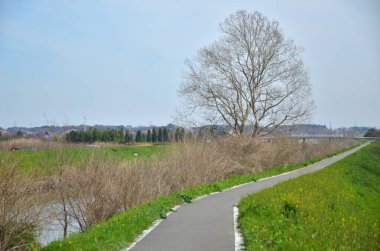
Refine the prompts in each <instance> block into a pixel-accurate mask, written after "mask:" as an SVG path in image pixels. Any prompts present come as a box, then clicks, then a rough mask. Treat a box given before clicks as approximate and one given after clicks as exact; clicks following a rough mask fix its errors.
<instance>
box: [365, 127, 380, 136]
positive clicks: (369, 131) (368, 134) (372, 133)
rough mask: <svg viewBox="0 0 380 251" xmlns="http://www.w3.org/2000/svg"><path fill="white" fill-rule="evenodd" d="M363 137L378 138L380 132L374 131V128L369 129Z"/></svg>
mask: <svg viewBox="0 0 380 251" xmlns="http://www.w3.org/2000/svg"><path fill="white" fill-rule="evenodd" d="M364 137H380V130H376V129H375V128H372V129H369V130H368V132H367V133H366V134H365V135H364Z"/></svg>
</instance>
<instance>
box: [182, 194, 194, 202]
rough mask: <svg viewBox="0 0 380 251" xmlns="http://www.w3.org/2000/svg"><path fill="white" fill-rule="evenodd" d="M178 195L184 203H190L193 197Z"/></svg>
mask: <svg viewBox="0 0 380 251" xmlns="http://www.w3.org/2000/svg"><path fill="white" fill-rule="evenodd" d="M179 197H181V199H182V201H183V202H186V203H191V201H192V200H193V197H191V195H187V194H180V195H179Z"/></svg>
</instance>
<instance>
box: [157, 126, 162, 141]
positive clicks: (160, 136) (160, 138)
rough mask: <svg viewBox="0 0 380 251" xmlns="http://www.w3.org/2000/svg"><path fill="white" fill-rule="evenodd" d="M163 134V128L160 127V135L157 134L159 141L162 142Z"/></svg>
mask: <svg viewBox="0 0 380 251" xmlns="http://www.w3.org/2000/svg"><path fill="white" fill-rule="evenodd" d="M162 136H163V135H162V128H161V127H160V128H158V135H157V137H158V142H162V138H163V137H162Z"/></svg>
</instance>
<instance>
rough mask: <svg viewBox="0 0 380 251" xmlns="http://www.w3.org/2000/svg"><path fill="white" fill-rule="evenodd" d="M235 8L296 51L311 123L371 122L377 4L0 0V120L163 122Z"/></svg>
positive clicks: (379, 21) (378, 73)
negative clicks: (268, 25)
mask: <svg viewBox="0 0 380 251" xmlns="http://www.w3.org/2000/svg"><path fill="white" fill-rule="evenodd" d="M241 9H245V10H247V11H259V12H261V13H262V14H264V15H265V16H267V17H268V18H270V19H272V20H277V21H278V22H279V23H280V27H281V28H282V29H283V32H284V34H285V36H286V37H287V38H290V39H293V40H294V41H295V43H296V44H297V45H298V46H301V47H303V48H304V49H305V50H304V52H303V54H302V58H303V59H304V62H305V65H306V68H307V70H308V72H309V76H310V81H311V84H312V88H313V98H314V101H315V105H316V109H315V111H314V115H313V118H312V120H311V121H310V122H311V123H316V124H325V125H327V126H330V123H331V125H332V127H333V128H337V127H342V126H345V127H350V126H354V125H357V126H370V127H377V128H380V1H378V0H363V1H359V0H356V1H352V0H335V1H330V0H322V1H319V0H315V1H311V0H310V1H301V0H299V1H295V0H294V1H273V0H267V1H264V0H260V1H258V0H247V1H243V0H236V1H230V0H207V1H206V0H193V1H184V0H160V1H158V0H150V1H147V0H102V1H101V0H81V1H72V0H55V1H50V0H18V1H14V0H0V127H3V128H7V127H11V126H41V125H46V124H49V125H54V124H55V125H67V124H70V125H78V124H83V122H84V117H85V118H86V124H89V125H93V124H107V125H134V126H137V125H166V124H168V123H170V122H173V119H174V116H175V112H176V110H177V109H180V107H181V102H182V100H181V98H180V97H179V96H178V89H179V86H180V83H181V81H182V77H183V72H184V70H185V64H184V61H185V59H186V58H192V57H193V56H194V55H195V53H196V51H197V50H198V49H200V48H202V47H203V46H205V45H208V44H210V43H212V42H213V41H214V40H216V39H217V38H218V37H220V32H219V30H218V24H219V23H221V22H223V20H224V19H225V18H226V17H227V16H228V15H230V14H232V13H234V12H236V11H237V10H241ZM174 122H175V121H174Z"/></svg>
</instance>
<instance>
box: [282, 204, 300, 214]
mask: <svg viewBox="0 0 380 251" xmlns="http://www.w3.org/2000/svg"><path fill="white" fill-rule="evenodd" d="M282 214H283V215H284V216H285V217H286V218H291V217H293V216H295V215H296V214H297V206H296V204H294V203H292V202H289V201H285V203H284V207H283V211H282Z"/></svg>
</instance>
